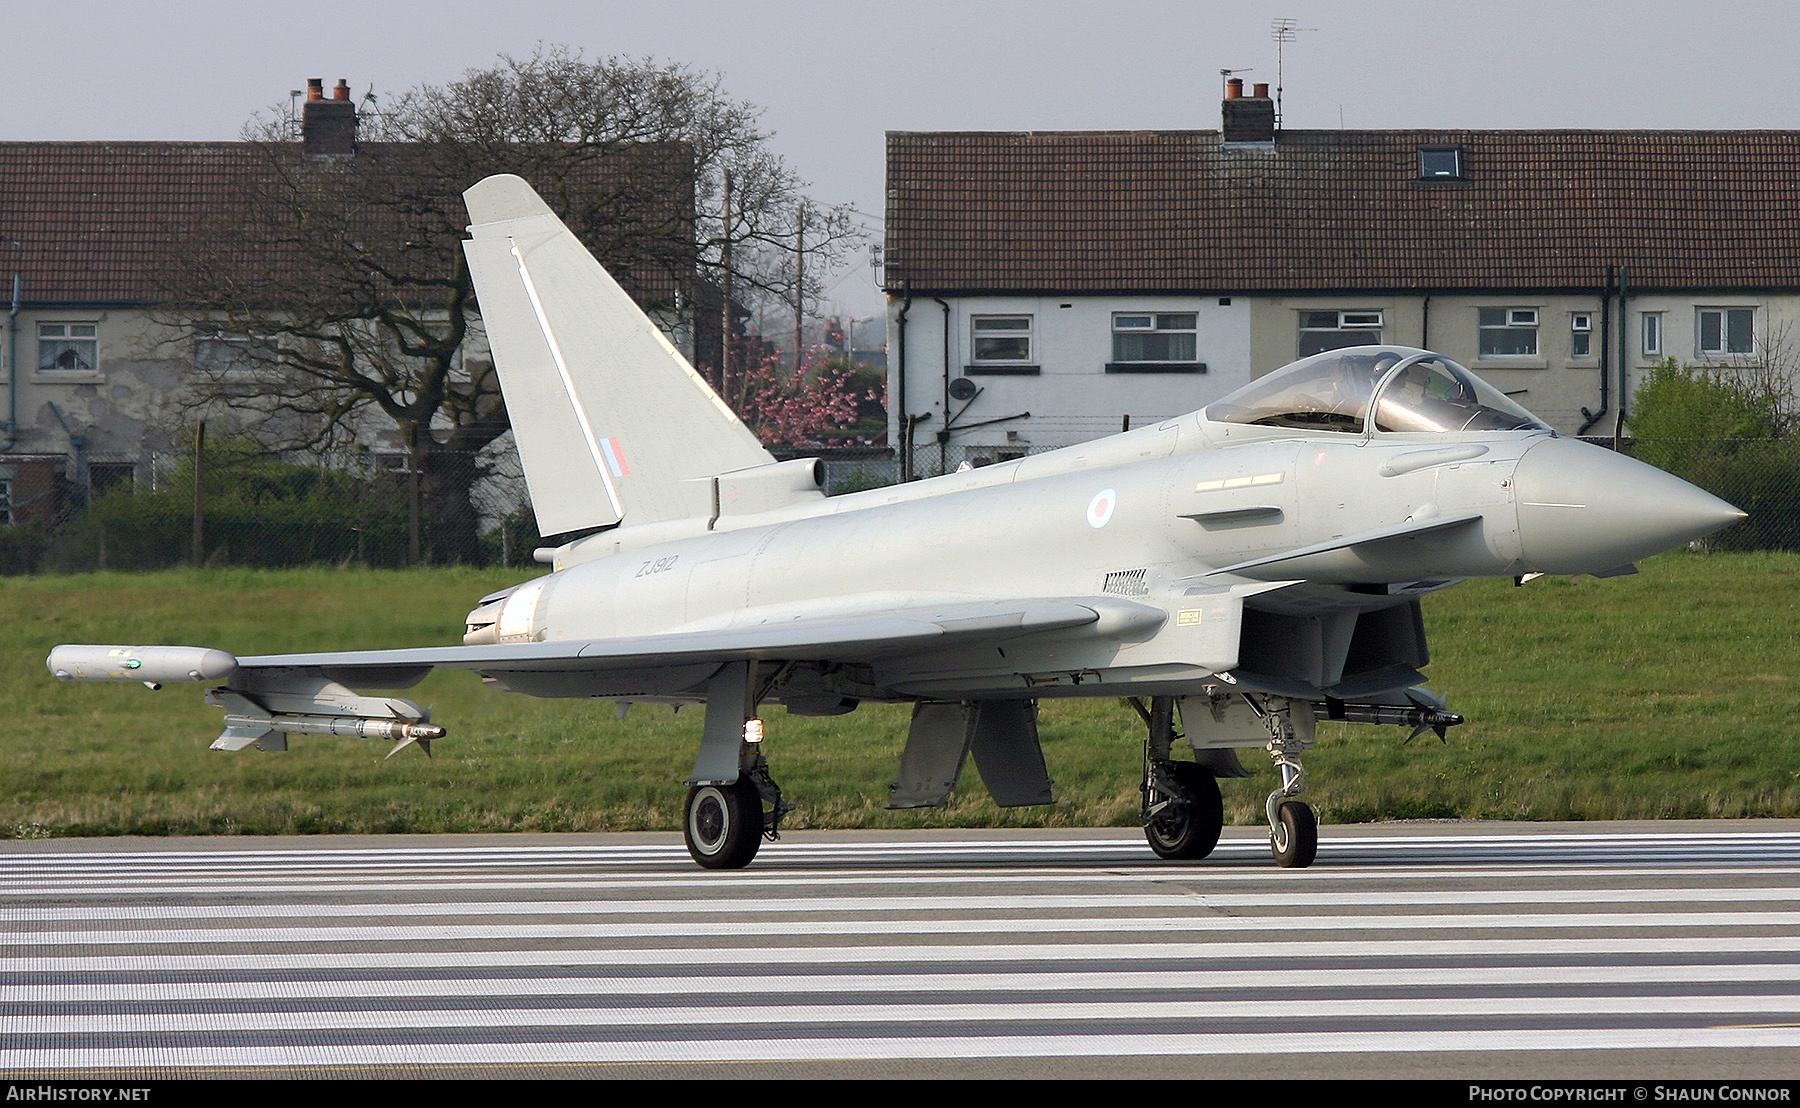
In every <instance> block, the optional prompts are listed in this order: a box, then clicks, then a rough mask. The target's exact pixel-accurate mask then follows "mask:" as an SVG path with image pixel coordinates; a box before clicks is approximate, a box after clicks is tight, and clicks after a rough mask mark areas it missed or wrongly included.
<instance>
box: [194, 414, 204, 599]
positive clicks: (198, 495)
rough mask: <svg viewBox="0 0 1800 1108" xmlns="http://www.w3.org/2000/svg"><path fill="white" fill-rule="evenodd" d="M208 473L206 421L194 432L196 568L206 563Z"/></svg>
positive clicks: (201, 422)
mask: <svg viewBox="0 0 1800 1108" xmlns="http://www.w3.org/2000/svg"><path fill="white" fill-rule="evenodd" d="M205 473H206V421H205V420H204V419H203V420H201V421H200V427H199V429H198V430H196V431H195V432H194V550H193V558H194V564H195V565H196V566H199V565H204V564H205V563H206V498H205V496H204V495H203V493H202V491H201V490H202V488H203V485H202V483H201V482H202V481H203V480H204V478H205Z"/></svg>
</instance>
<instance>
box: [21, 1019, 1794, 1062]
mask: <svg viewBox="0 0 1800 1108" xmlns="http://www.w3.org/2000/svg"><path fill="white" fill-rule="evenodd" d="M1699 1047H1705V1048H1710V1049H1714V1050H1734V1049H1752V1048H1763V1049H1770V1048H1779V1049H1789V1050H1791V1049H1794V1048H1795V1047H1800V1027H1794V1028H1790V1027H1777V1028H1739V1027H1708V1028H1669V1029H1665V1028H1647V1029H1624V1030H1603V1031H1586V1030H1569V1029H1554V1030H1530V1031H1526V1030H1484V1031H1362V1032H1334V1033H1331V1034H1327V1035H1296V1034H1293V1033H1292V1032H1291V1031H1287V1030H1283V1031H1272V1032H1266V1033H1249V1034H1220V1035H1209V1034H1206V1033H1204V1032H1199V1033H1188V1034H1182V1033H1161V1034H1159V1033H1144V1034H1139V1033H1133V1034H1129V1035H1089V1034H1076V1035H996V1036H979V1035H974V1036H960V1035H959V1036H954V1037H948V1036H932V1037H916V1038H915V1037H907V1038H896V1037H872V1038H866V1039H858V1038H845V1037H835V1038H797V1039H775V1038H771V1039H744V1038H735V1037H734V1038H729V1039H723V1040H711V1039H702V1040H666V1041H646V1042H585V1041H583V1042H567V1043H557V1042H552V1043H535V1042H520V1043H500V1044H490V1043H477V1044H465V1043H455V1044H449V1045H438V1044H434V1043H412V1042H401V1043H377V1044H362V1043H358V1044H346V1045H342V1046H330V1045H328V1046H301V1045H294V1046H274V1047H233V1046H206V1047H173V1048H159V1047H136V1048H119V1049H88V1050H83V1049H74V1050H55V1049H51V1050H21V1051H18V1052H16V1054H15V1059H16V1065H17V1068H19V1069H21V1070H38V1069H73V1068H109V1069H110V1068H144V1069H150V1068H155V1067H163V1068H171V1067H184V1068H185V1067H192V1068H202V1069H218V1068H222V1067H225V1068H228V1067H300V1066H334V1065H337V1066H341V1065H390V1066H421V1065H445V1066H451V1065H481V1064H489V1063H491V1064H511V1065H521V1064H528V1063H580V1062H593V1063H602V1064H604V1063H614V1064H617V1063H627V1062H715V1061H723V1060H733V1059H751V1058H754V1059H759V1060H763V1061H819V1060H854V1059H872V1058H925V1059H940V1060H942V1059H953V1058H1036V1057H1062V1058H1084V1057H1145V1056H1153V1055H1175V1056H1183V1055H1199V1054H1206V1055H1215V1054H1245V1053H1261V1054H1347V1053H1357V1054H1361V1053H1383V1054H1386V1053H1397V1054H1417V1053H1426V1052H1432V1053H1435V1052H1441V1051H1459V1052H1460V1051H1498V1052H1518V1051H1529V1052H1538V1051H1554V1050H1680V1049H1694V1048H1699Z"/></svg>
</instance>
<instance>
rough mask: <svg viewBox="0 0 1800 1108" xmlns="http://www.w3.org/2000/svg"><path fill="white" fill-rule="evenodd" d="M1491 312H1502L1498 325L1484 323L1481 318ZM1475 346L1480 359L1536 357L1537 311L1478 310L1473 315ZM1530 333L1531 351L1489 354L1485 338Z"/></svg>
mask: <svg viewBox="0 0 1800 1108" xmlns="http://www.w3.org/2000/svg"><path fill="white" fill-rule="evenodd" d="M1491 312H1504V313H1505V314H1504V315H1503V316H1501V322H1499V323H1485V322H1483V318H1484V317H1485V316H1487V315H1488V314H1489V313H1491ZM1475 330H1476V346H1475V349H1476V350H1477V351H1478V352H1479V354H1480V356H1481V357H1482V358H1484V359H1485V358H1535V357H1537V356H1538V310H1537V309H1536V308H1478V309H1476V314H1475ZM1526 331H1529V332H1530V333H1531V349H1529V350H1509V351H1507V352H1505V353H1497V352H1489V351H1488V349H1487V338H1488V336H1489V335H1490V334H1495V335H1498V334H1514V333H1524V332H1526Z"/></svg>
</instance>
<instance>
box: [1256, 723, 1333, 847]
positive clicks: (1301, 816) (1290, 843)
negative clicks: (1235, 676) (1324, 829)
mask: <svg viewBox="0 0 1800 1108" xmlns="http://www.w3.org/2000/svg"><path fill="white" fill-rule="evenodd" d="M1246 700H1247V701H1248V702H1249V704H1250V707H1251V708H1252V709H1254V710H1255V711H1256V713H1257V715H1259V716H1261V717H1262V721H1263V725H1264V726H1265V727H1267V728H1268V729H1269V745H1268V751H1269V757H1270V758H1271V759H1272V760H1273V761H1274V763H1275V770H1276V772H1277V773H1280V774H1281V787H1280V788H1278V789H1276V790H1275V791H1274V792H1272V793H1270V794H1269V799H1268V800H1267V801H1265V802H1264V803H1263V811H1264V813H1265V814H1266V815H1267V816H1268V817H1269V849H1270V850H1272V851H1273V852H1274V854H1275V864H1276V865H1278V866H1280V867H1282V868H1283V869H1305V868H1306V867H1307V866H1310V865H1312V864H1313V859H1314V858H1316V857H1317V856H1318V854H1319V820H1318V817H1316V816H1314V815H1313V810H1312V806H1311V805H1310V804H1307V803H1306V802H1305V801H1304V800H1295V799H1293V798H1294V797H1295V796H1296V795H1298V794H1299V792H1300V780H1301V778H1303V777H1305V776H1306V767H1305V766H1302V765H1301V764H1300V755H1301V754H1302V753H1303V752H1304V751H1306V750H1307V749H1309V748H1310V747H1311V746H1312V733H1313V717H1312V711H1311V706H1310V705H1308V704H1306V703H1304V702H1300V701H1288V702H1287V707H1285V708H1272V707H1264V706H1262V705H1259V704H1258V703H1256V700H1255V698H1254V697H1247V698H1246ZM1295 705H1298V706H1299V710H1300V711H1302V712H1305V713H1306V714H1305V715H1304V716H1303V717H1302V721H1301V723H1300V725H1299V726H1298V727H1297V726H1296V725H1295V721H1294V719H1293V714H1292V713H1293V711H1294V708H1295Z"/></svg>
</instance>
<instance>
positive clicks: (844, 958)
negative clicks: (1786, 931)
mask: <svg viewBox="0 0 1800 1108" xmlns="http://www.w3.org/2000/svg"><path fill="white" fill-rule="evenodd" d="M1179 939H1180V937H1179V936H1173V937H1171V938H1170V940H1169V941H1165V942H1142V943H1047V944H1046V943H1040V944H1019V943H996V944H992V945H988V944H974V945H967V946H928V945H918V946H831V947H814V946H787V947H783V946H766V945H758V946H757V947H756V948H755V957H756V960H757V963H758V964H759V965H769V964H783V965H799V966H805V965H843V964H848V963H857V962H882V963H891V964H903V963H906V962H932V963H945V962H967V963H985V962H1045V963H1052V964H1055V963H1067V962H1091V961H1115V962H1132V961H1155V962H1169V961H1174V960H1177V959H1184V958H1187V959H1192V958H1205V959H1209V960H1215V961H1217V960H1226V959H1235V960H1238V961H1276V962H1291V961H1293V960H1294V959H1297V958H1494V957H1526V958H1549V957H1606V956H1613V957H1625V956H1643V955H1650V956H1668V955H1687V954H1691V953H1693V951H1694V946H1695V942H1694V939H1693V937H1692V936H1687V935H1680V936H1668V937H1658V938H1617V939H1558V938H1530V939H1485V938H1479V937H1474V938H1469V939H1454V940H1446V939H1429V940H1427V939H1415V938H1399V939H1394V940H1391V941H1380V940H1377V941H1343V942H1320V941H1316V940H1315V941H1306V942H1273V943H1272V942H1269V941H1268V940H1266V939H1264V940H1257V941H1254V942H1208V941H1188V942H1181V941H1179ZM1730 944H1731V950H1732V952H1733V953H1735V954H1740V955H1762V956H1767V955H1772V954H1795V953H1800V936H1792V935H1770V936H1761V935H1755V936H1733V937H1732V938H1731V940H1730ZM729 953H730V951H729V949H727V948H722V947H720V946H707V947H694V948H673V949H671V948H655V947H645V948H636V947H632V948H624V949H607V950H568V949H561V948H551V949H546V950H519V951H515V950H504V949H503V950H442V951H436V950H434V951H335V952H331V953H323V954H299V953H279V952H274V951H268V952H262V953H257V954H193V955H186V954H174V955H163V954H151V955H139V956H130V955H120V956H117V957H106V956H98V957H89V956H69V957H58V956H54V955H43V956H38V957H30V956H27V957H19V958H5V959H0V973H95V972H117V971H142V970H154V969H166V970H180V971H206V970H215V971H234V972H244V971H251V970H266V969H272V968H283V969H312V970H332V969H392V968H396V967H412V968H443V967H472V966H477V965H484V966H519V965H535V964H539V963H542V962H544V961H546V960H553V961H555V962H557V963H558V964H561V965H580V966H710V967H716V966H718V965H719V964H720V963H721V961H722V960H724V959H726V958H727V957H728V956H729ZM1057 972H1060V971H1057Z"/></svg>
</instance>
